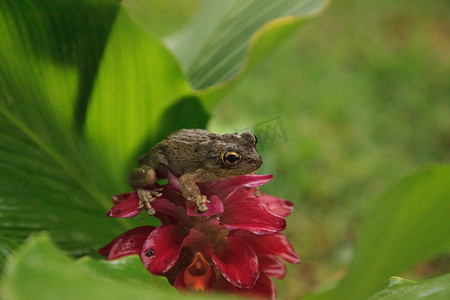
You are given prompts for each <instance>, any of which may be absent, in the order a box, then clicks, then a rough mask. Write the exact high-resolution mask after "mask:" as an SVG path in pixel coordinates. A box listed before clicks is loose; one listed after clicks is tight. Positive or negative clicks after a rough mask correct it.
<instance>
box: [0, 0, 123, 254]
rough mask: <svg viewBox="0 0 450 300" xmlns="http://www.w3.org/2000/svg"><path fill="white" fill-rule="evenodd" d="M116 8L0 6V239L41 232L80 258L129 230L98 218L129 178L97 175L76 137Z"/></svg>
mask: <svg viewBox="0 0 450 300" xmlns="http://www.w3.org/2000/svg"><path fill="white" fill-rule="evenodd" d="M117 8H118V5H117V3H116V2H115V1H106V0H105V1H77V2H73V1H68V0H62V1H60V0H45V1H27V0H19V1H1V2H0V28H1V32H2V34H1V35H0V44H1V45H2V47H1V48H0V61H1V63H0V87H1V89H0V235H1V236H4V237H7V238H10V239H12V240H15V241H21V240H23V239H24V238H25V237H27V236H28V235H29V234H30V233H31V232H34V231H37V230H42V229H46V230H49V231H51V233H52V235H53V236H54V238H55V240H57V241H58V242H59V243H60V244H62V245H63V246H64V248H66V249H69V250H71V251H73V252H72V253H73V254H75V255H81V254H84V253H93V252H95V251H96V249H97V248H98V247H99V246H101V245H103V244H104V243H105V242H107V241H108V240H109V239H110V238H111V237H113V236H114V235H116V234H118V233H120V232H121V231H122V230H123V228H124V227H125V226H123V225H120V223H118V222H117V221H111V220H108V219H107V218H105V217H104V216H105V212H106V210H107V209H109V207H110V206H111V204H110V197H111V195H112V194H113V192H114V191H117V189H119V188H120V187H122V188H123V187H124V186H125V184H123V185H121V186H120V185H117V184H114V183H113V182H112V181H111V180H110V177H109V176H102V175H101V174H107V171H106V170H105V169H102V168H101V167H100V166H99V164H98V160H97V159H95V156H93V155H92V153H91V151H90V150H89V149H88V147H87V145H86V144H85V142H84V140H83V139H82V138H81V137H80V136H79V135H78V134H77V132H78V128H79V125H77V124H79V123H77V122H80V121H81V119H83V118H82V117H81V116H82V115H83V113H82V111H83V109H82V107H83V106H84V105H85V103H86V101H87V100H86V97H87V96H88V95H89V94H90V92H89V90H90V86H92V82H88V81H87V80H88V78H90V80H91V81H92V80H93V78H94V77H95V73H96V69H95V67H93V65H96V64H97V65H98V62H96V61H98V60H100V58H101V53H102V51H103V48H104V43H105V41H106V36H107V34H108V32H109V29H110V27H111V26H112V23H113V21H114V17H115V15H116V11H117ZM87 29H89V30H87ZM87 49H89V51H87Z"/></svg>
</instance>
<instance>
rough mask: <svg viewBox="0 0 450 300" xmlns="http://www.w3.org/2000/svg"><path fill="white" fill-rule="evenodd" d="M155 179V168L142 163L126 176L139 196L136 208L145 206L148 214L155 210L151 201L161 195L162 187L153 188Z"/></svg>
mask: <svg viewBox="0 0 450 300" xmlns="http://www.w3.org/2000/svg"><path fill="white" fill-rule="evenodd" d="M156 179H157V178H156V172H155V170H154V169H153V168H151V167H149V166H147V165H142V166H140V167H139V168H136V169H134V170H133V171H131V173H130V176H129V178H128V182H129V184H130V186H131V187H132V188H133V189H135V190H136V193H137V195H138V197H139V206H138V209H143V208H144V207H145V209H146V210H147V213H148V214H149V215H154V214H155V212H156V211H155V209H154V208H153V207H152V205H151V203H152V202H154V201H155V199H156V197H161V195H162V194H161V190H162V189H159V188H153V187H154V185H155V182H156Z"/></svg>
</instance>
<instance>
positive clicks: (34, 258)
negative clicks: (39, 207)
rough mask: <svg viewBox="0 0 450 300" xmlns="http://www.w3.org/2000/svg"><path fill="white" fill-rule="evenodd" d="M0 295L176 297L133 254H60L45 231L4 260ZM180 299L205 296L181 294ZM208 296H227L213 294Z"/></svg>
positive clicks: (19, 299)
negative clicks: (95, 257)
mask: <svg viewBox="0 0 450 300" xmlns="http://www.w3.org/2000/svg"><path fill="white" fill-rule="evenodd" d="M0 280H1V281H0V298H1V299H4V300H24V299H77V300H79V299H83V300H90V299H92V300H94V299H95V300H97V299H112V300H113V299H147V298H151V299H165V300H170V299H180V295H179V294H178V292H177V291H176V290H175V289H174V288H173V287H172V286H171V285H170V284H169V282H168V281H167V279H166V278H164V277H159V276H154V275H152V274H150V273H149V272H148V271H147V270H146V269H145V268H144V265H143V264H142V262H141V260H140V258H139V257H138V256H129V257H124V258H120V259H117V260H113V261H98V260H93V259H92V258H90V257H83V258H81V259H80V260H78V261H74V260H73V259H72V258H70V257H68V256H67V255H65V254H64V253H63V252H62V251H61V250H59V249H58V248H57V247H56V246H55V245H54V244H53V243H52V242H51V240H50V239H49V236H48V235H47V234H46V233H39V234H36V235H34V236H31V237H30V238H29V239H28V240H27V241H26V242H25V243H24V244H23V245H22V246H21V247H20V248H19V249H18V250H17V252H16V253H14V256H13V257H12V259H10V260H9V261H8V262H7V265H6V267H5V270H4V272H3V274H2V278H1V279H0ZM183 298H184V299H202V298H204V299H211V297H207V295H205V296H204V297H202V295H201V294H192V296H189V295H185V296H184V297H183ZM214 299H229V298H228V297H225V296H220V295H214Z"/></svg>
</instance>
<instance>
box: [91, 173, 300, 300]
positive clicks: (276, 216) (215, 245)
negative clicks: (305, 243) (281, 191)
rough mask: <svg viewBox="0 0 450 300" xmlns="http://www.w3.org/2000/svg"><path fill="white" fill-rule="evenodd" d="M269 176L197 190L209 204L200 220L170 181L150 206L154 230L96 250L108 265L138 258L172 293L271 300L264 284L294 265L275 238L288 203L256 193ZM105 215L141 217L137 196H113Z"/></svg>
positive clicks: (282, 240)
mask: <svg viewBox="0 0 450 300" xmlns="http://www.w3.org/2000/svg"><path fill="white" fill-rule="evenodd" d="M272 177H273V176H272V175H243V176H236V177H234V178H232V179H229V180H224V181H218V182H214V183H203V184H198V186H199V188H200V190H201V192H202V194H204V195H206V196H207V197H208V199H209V200H210V201H211V203H208V204H207V206H208V210H207V211H206V212H205V213H204V214H199V213H198V212H197V210H196V207H195V206H194V205H191V203H189V202H187V200H186V199H184V198H183V196H182V195H181V192H180V187H179V183H178V179H177V178H176V177H175V176H173V175H172V174H170V173H169V176H168V179H169V183H168V184H166V185H163V186H158V187H159V188H162V196H161V197H160V198H157V199H156V201H155V202H154V203H152V206H153V207H154V209H155V210H156V214H155V216H156V217H157V218H158V219H159V220H160V221H161V223H162V225H161V226H159V227H156V228H155V227H153V226H141V227H137V228H134V229H131V230H129V231H127V232H125V233H123V234H121V235H120V236H118V237H117V238H115V239H114V240H112V241H111V242H110V243H109V244H108V245H106V246H105V247H103V248H101V249H100V250H99V253H100V254H101V255H103V256H104V257H105V258H106V259H107V260H111V259H116V258H119V257H122V256H125V255H132V254H136V255H139V256H140V257H141V260H142V262H143V264H144V266H145V267H146V268H147V270H149V271H150V272H151V273H153V274H157V275H162V276H165V277H167V279H168V280H169V282H170V283H172V284H173V285H174V287H176V288H177V289H178V290H180V291H184V290H194V291H209V292H216V291H217V292H231V293H235V294H239V295H245V296H254V297H255V296H256V297H264V298H272V299H273V298H276V291H275V286H274V284H273V282H272V280H271V279H270V276H271V277H275V278H278V279H282V278H283V277H284V275H285V273H286V268H285V266H284V264H283V263H282V262H281V261H280V260H279V258H282V259H284V260H285V261H287V262H289V263H298V262H299V258H298V256H297V254H296V253H295V251H294V249H293V248H292V245H291V244H290V243H289V241H288V240H287V239H286V237H285V236H284V235H283V234H282V233H281V231H282V230H284V229H285V228H286V221H285V219H284V218H285V217H286V216H288V215H289V214H290V213H291V212H292V203H291V202H289V201H286V200H284V199H282V198H279V197H275V196H270V195H266V194H264V193H261V192H260V191H256V190H255V188H256V187H257V186H260V185H263V184H265V183H267V182H268V181H270V180H271V179H272ZM113 202H114V204H115V205H114V207H113V208H112V209H111V210H110V211H109V212H108V216H110V217H118V218H129V217H134V216H136V215H137V214H139V212H140V210H139V209H138V205H139V199H138V197H137V195H136V194H135V193H127V194H121V195H118V196H115V197H114V198H113Z"/></svg>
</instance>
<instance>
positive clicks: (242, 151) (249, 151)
mask: <svg viewBox="0 0 450 300" xmlns="http://www.w3.org/2000/svg"><path fill="white" fill-rule="evenodd" d="M257 142H258V140H257V138H256V136H255V135H253V134H251V133H249V132H244V133H242V134H238V133H235V134H215V133H211V132H209V131H207V130H203V129H181V130H178V131H176V132H174V133H172V134H171V135H169V136H168V137H167V138H166V139H164V140H163V141H161V142H160V143H158V144H157V145H156V146H154V147H153V148H152V149H150V150H149V151H148V152H147V153H145V154H144V155H143V156H141V157H140V158H139V160H138V163H139V167H138V168H136V169H134V170H132V172H131V173H130V176H129V184H130V186H131V187H132V188H134V189H135V190H136V192H137V194H138V197H139V209H143V208H146V210H147V212H148V214H149V215H153V214H154V213H155V210H154V208H153V207H152V205H151V203H152V202H153V201H155V198H156V197H159V196H161V193H160V192H161V189H157V188H155V187H154V185H155V182H156V180H157V179H161V178H167V171H168V170H170V172H171V173H173V174H174V175H175V176H177V177H179V182H180V189H181V193H182V195H183V197H184V198H186V199H187V200H188V201H190V202H191V203H194V204H195V205H196V206H197V210H198V211H199V212H200V213H202V212H205V211H206V210H207V209H208V207H207V206H206V203H207V202H208V199H207V197H206V196H205V195H202V194H201V192H200V189H199V188H198V186H197V183H201V182H214V181H220V180H225V179H228V178H231V177H234V176H237V175H244V174H250V173H253V172H255V171H256V170H257V169H258V168H259V167H260V166H261V164H262V160H261V156H260V155H259V154H258V152H257V151H256V144H257Z"/></svg>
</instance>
